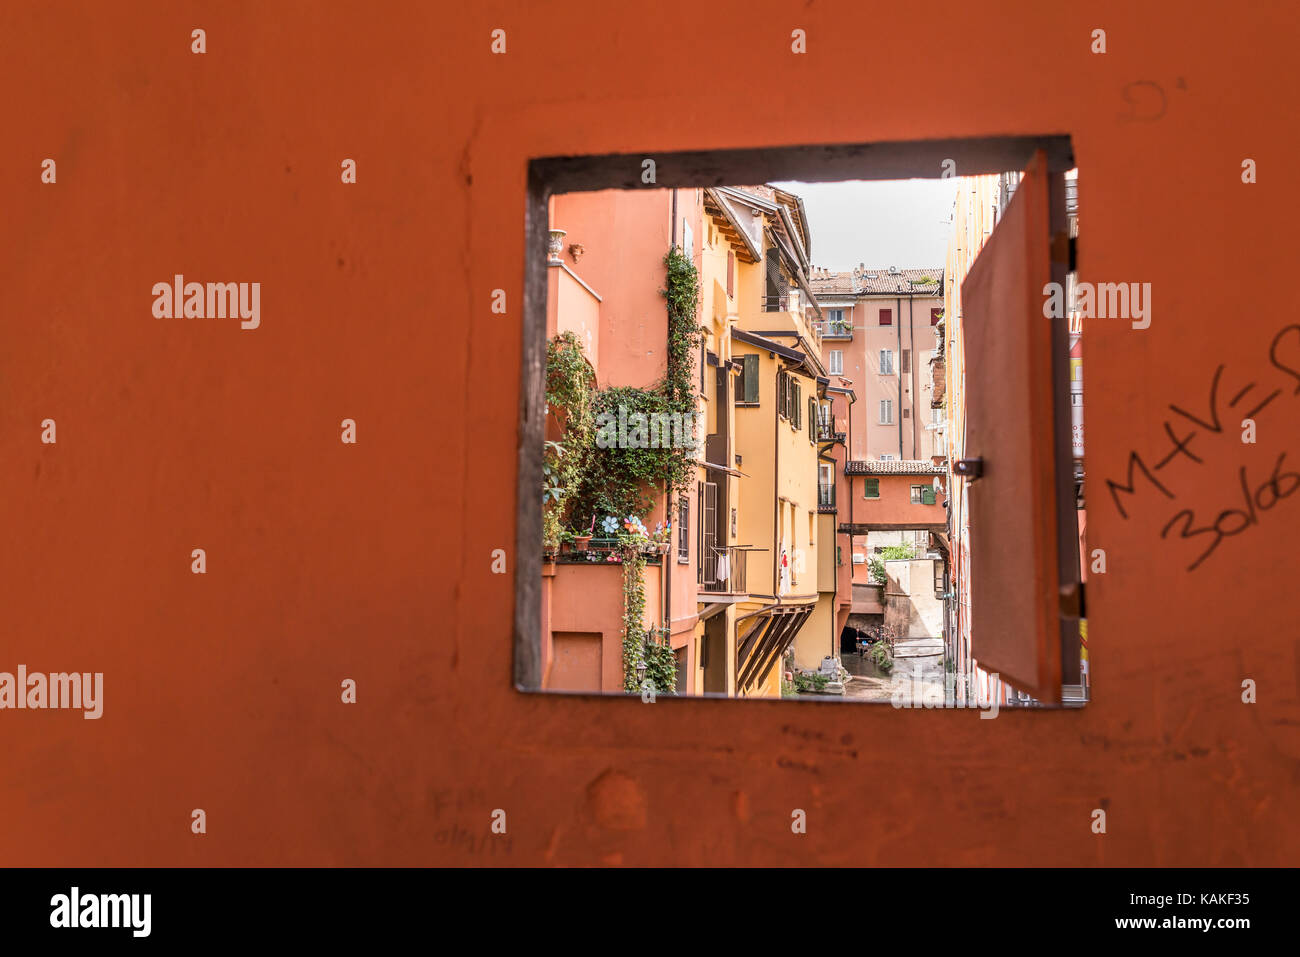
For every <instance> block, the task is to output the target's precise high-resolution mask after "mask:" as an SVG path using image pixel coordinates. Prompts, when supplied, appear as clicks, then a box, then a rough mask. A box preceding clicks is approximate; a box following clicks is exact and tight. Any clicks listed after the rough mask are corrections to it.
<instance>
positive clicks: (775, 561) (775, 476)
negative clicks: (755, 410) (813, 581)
mask: <svg viewBox="0 0 1300 957" xmlns="http://www.w3.org/2000/svg"><path fill="white" fill-rule="evenodd" d="M781 372H782V370H781V369H780V367H778V368H777V370H776V401H774V402H773V403H772V597H774V598H775V599H776V600H777V604H780V603H781V596H780V595H779V594H778V593H777V587H776V583H777V572H778V571H779V568H780V564H781V550H780V547H779V546H778V544H777V536H776V531H777V528H778V525H777V520H776V509H777V506H778V505H779V504H780V502H781V494H780V488H781V413H780V411H779V409H780V405H781V402H780V399H781Z"/></svg>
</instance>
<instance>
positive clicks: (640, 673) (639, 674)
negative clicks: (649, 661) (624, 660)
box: [636, 657, 645, 685]
mask: <svg viewBox="0 0 1300 957" xmlns="http://www.w3.org/2000/svg"><path fill="white" fill-rule="evenodd" d="M636 682H637V684H638V685H640V684H644V683H645V658H644V657H643V658H641V660H640V661H638V662H637V663H636Z"/></svg>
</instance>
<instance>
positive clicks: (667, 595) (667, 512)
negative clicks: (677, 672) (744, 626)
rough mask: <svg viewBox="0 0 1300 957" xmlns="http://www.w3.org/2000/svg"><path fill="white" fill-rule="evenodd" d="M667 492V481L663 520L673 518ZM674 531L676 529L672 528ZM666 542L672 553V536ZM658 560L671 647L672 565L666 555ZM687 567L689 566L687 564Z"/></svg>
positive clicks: (665, 618) (662, 602) (688, 651)
mask: <svg viewBox="0 0 1300 957" xmlns="http://www.w3.org/2000/svg"><path fill="white" fill-rule="evenodd" d="M669 494H670V493H669V487H668V483H667V482H664V520H665V521H670V522H671V521H672V519H673V506H672V501H671V500H670V498H669ZM674 531H676V529H674ZM668 542H669V544H668V551H669V554H671V553H672V536H671V535H670V536H669V539H668ZM659 561H660V562H661V563H662V564H661V565H660V566H659V587H660V588H662V589H663V596H662V598H661V599H660V603H661V604H662V605H663V613H664V628H665V629H667V631H668V645H669V647H672V643H673V588H672V580H671V578H670V577H669V574H668V571H669V569H670V568H671V567H672V566H671V565H670V564H669V562H668V555H660V556H659ZM687 567H688V568H689V567H690V566H687ZM689 657H690V649H687V658H688V659H689Z"/></svg>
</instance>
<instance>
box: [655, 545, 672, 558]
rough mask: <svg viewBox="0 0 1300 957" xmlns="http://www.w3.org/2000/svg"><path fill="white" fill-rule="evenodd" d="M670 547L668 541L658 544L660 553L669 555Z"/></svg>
mask: <svg viewBox="0 0 1300 957" xmlns="http://www.w3.org/2000/svg"><path fill="white" fill-rule="evenodd" d="M669 547H670V546H669V543H668V542H660V543H659V544H658V546H657V551H658V552H659V554H660V555H667V554H668V549H669Z"/></svg>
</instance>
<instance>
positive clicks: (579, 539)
mask: <svg viewBox="0 0 1300 957" xmlns="http://www.w3.org/2000/svg"><path fill="white" fill-rule="evenodd" d="M590 544H591V536H590V535H574V536H573V547H574V549H575V550H577V551H580V552H585V551H586V550H587V547H588V546H589V545H590Z"/></svg>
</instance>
